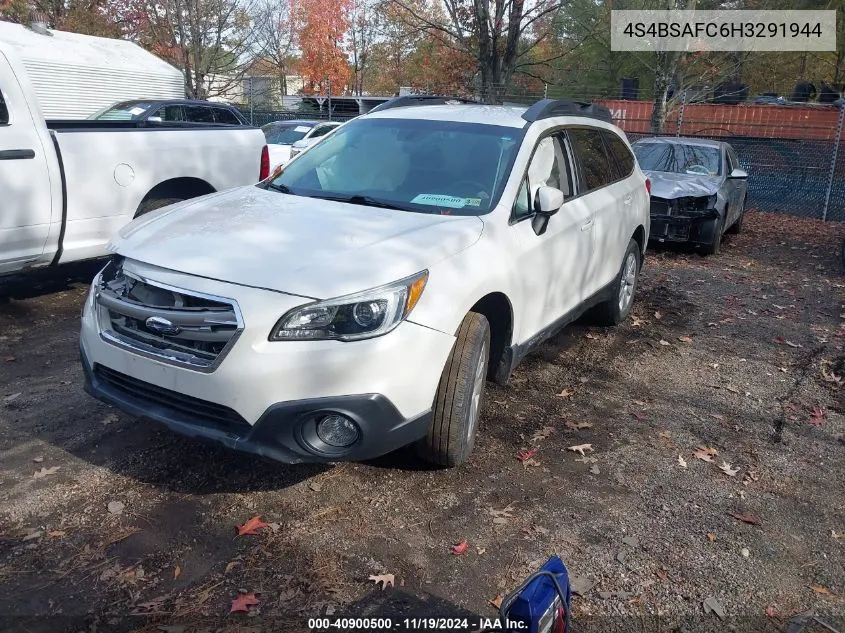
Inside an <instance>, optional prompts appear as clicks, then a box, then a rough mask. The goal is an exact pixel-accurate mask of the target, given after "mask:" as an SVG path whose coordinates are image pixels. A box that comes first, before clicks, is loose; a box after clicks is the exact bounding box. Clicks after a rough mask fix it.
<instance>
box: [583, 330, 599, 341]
mask: <svg viewBox="0 0 845 633" xmlns="http://www.w3.org/2000/svg"><path fill="white" fill-rule="evenodd" d="M585 336H586V338H588V339H590V340H591V341H594V340H596V339H598V336H596V335H595V334H590V333H589V332H587V334H586V335H585Z"/></svg>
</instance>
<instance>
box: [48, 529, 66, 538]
mask: <svg viewBox="0 0 845 633" xmlns="http://www.w3.org/2000/svg"><path fill="white" fill-rule="evenodd" d="M65 534H67V532H65V531H64V530H53V531H52V532H47V536H49V537H50V538H62V537H63V536H65Z"/></svg>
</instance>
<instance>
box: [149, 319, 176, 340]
mask: <svg viewBox="0 0 845 633" xmlns="http://www.w3.org/2000/svg"><path fill="white" fill-rule="evenodd" d="M144 325H146V326H147V329H148V330H152V331H153V332H155V333H157V334H161V335H163V336H175V335H176V334H179V332H181V331H182V328H180V327H179V326H178V325H174V324H173V323H172V322H170V321H168V320H167V319H165V318H164V317H158V316H152V317H150V318H149V319H147V320H146V321H144Z"/></svg>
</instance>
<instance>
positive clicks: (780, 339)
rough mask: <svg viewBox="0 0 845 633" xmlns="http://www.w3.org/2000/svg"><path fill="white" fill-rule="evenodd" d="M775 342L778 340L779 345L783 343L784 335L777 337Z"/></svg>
mask: <svg viewBox="0 0 845 633" xmlns="http://www.w3.org/2000/svg"><path fill="white" fill-rule="evenodd" d="M775 342H776V343H777V344H778V345H783V337H782V336H778V337H777V338H776V339H775Z"/></svg>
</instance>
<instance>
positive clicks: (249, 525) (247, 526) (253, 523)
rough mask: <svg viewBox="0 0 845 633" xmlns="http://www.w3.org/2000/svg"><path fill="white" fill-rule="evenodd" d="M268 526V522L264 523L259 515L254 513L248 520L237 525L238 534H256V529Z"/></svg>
mask: <svg viewBox="0 0 845 633" xmlns="http://www.w3.org/2000/svg"><path fill="white" fill-rule="evenodd" d="M266 527H270V524H269V523H264V521H262V520H261V516H260V515H255V516H254V517H252V518H251V519H250V520H249V521H247V522H246V523H244V524H243V525H239V526H237V530H238V536H245V535H253V536H254V535H256V534H258V530H260V529H262V528H266Z"/></svg>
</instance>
